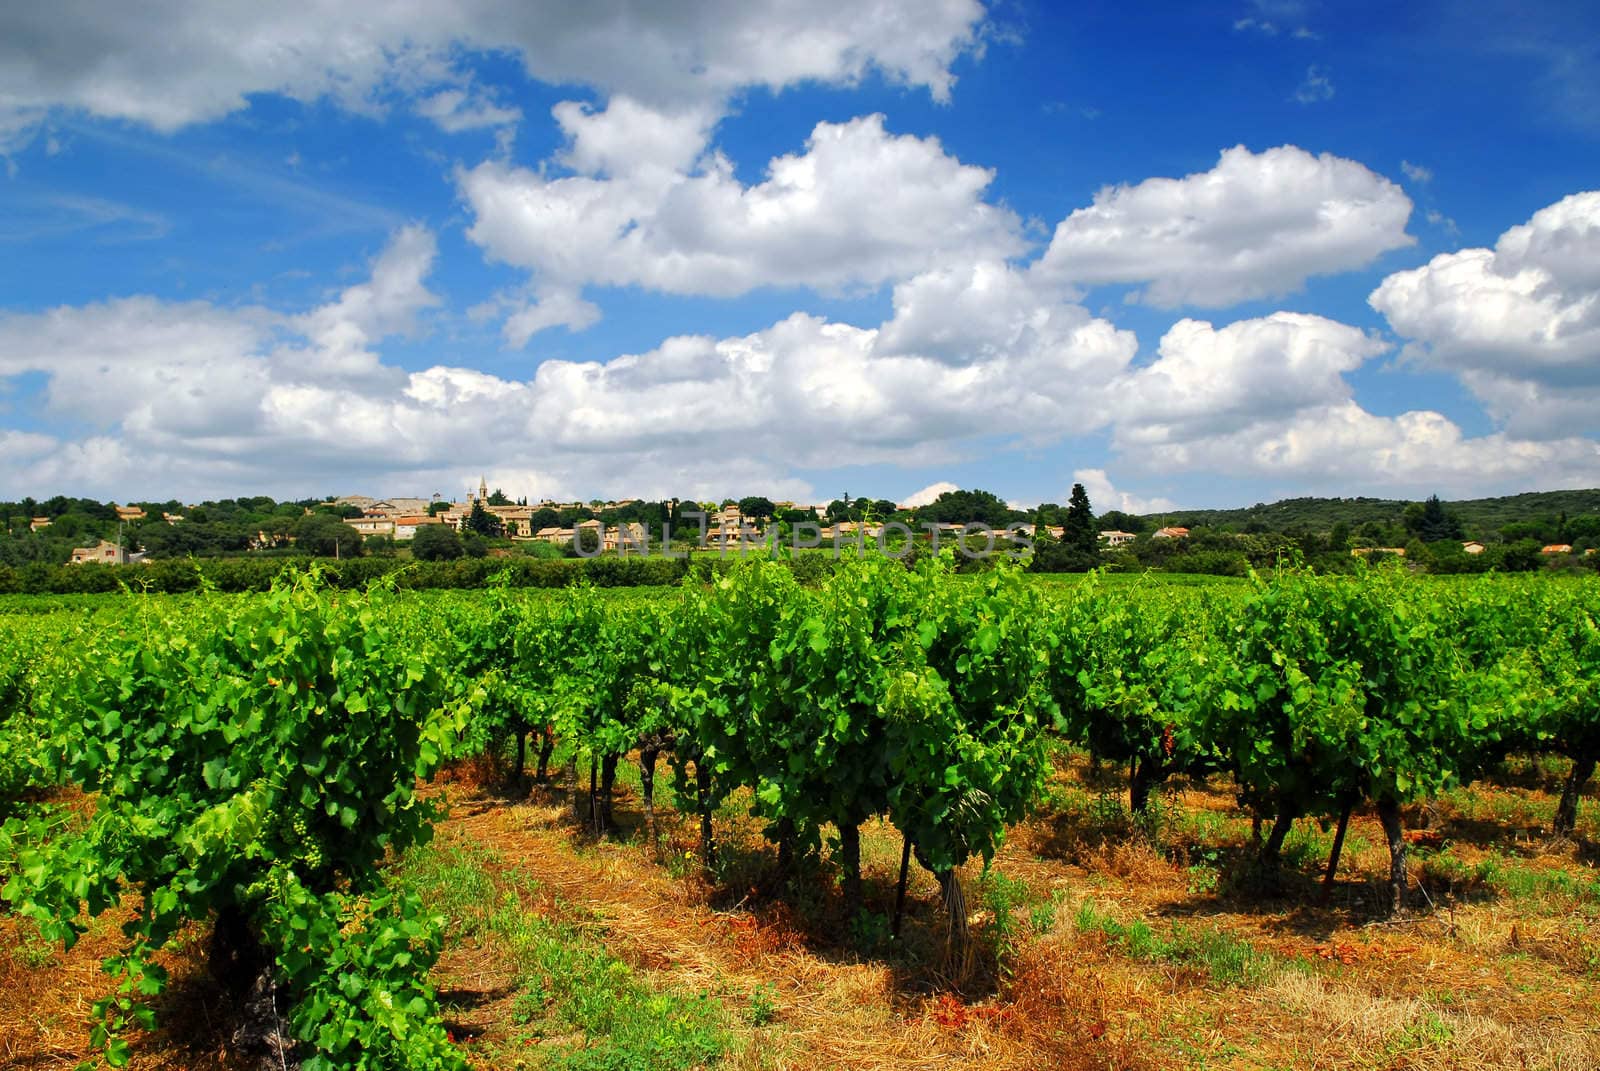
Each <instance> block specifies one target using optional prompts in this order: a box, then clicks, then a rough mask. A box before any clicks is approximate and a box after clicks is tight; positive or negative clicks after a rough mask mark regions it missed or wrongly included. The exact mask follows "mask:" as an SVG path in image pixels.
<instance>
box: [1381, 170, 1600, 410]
mask: <svg viewBox="0 0 1600 1071" xmlns="http://www.w3.org/2000/svg"><path fill="white" fill-rule="evenodd" d="M1368 300H1369V302H1370V303H1371V305H1372V307H1373V308H1375V309H1376V310H1378V311H1379V312H1380V313H1382V314H1383V315H1384V317H1385V318H1386V319H1387V320H1388V321H1389V324H1390V326H1391V327H1392V328H1393V329H1394V330H1395V332H1396V333H1398V334H1400V335H1401V336H1403V337H1405V338H1406V339H1408V340H1410V341H1409V342H1408V344H1407V345H1406V347H1405V350H1404V351H1403V352H1404V355H1405V357H1406V358H1408V359H1410V360H1413V361H1416V362H1418V363H1420V364H1423V365H1425V366H1427V367H1431V368H1437V369H1441V370H1445V371H1450V372H1454V373H1456V374H1457V375H1459V376H1460V377H1461V379H1462V380H1463V382H1465V383H1466V384H1467V386H1468V387H1469V388H1470V389H1471V390H1472V391H1473V392H1474V393H1475V394H1476V395H1477V396H1478V397H1479V398H1480V399H1481V400H1482V401H1483V403H1484V405H1485V407H1486V408H1487V409H1488V410H1489V412H1490V413H1491V414H1492V415H1493V416H1495V417H1496V418H1497V419H1499V420H1501V421H1503V422H1505V426H1506V428H1507V430H1508V431H1512V432H1514V433H1516V434H1519V435H1523V436H1528V437H1560V436H1563V435H1568V434H1574V433H1586V434H1592V433H1593V432H1594V430H1595V427H1596V420H1595V415H1594V414H1595V413H1596V412H1597V411H1600V191H1589V192H1585V193H1577V194H1573V195H1572V196H1570V197H1566V198H1563V199H1562V200H1561V201H1558V202H1557V203H1555V204H1553V205H1550V206H1549V207H1547V208H1543V209H1540V210H1539V211H1538V212H1536V213H1534V215H1533V217H1532V218H1531V219H1530V220H1529V221H1528V222H1527V223H1525V224H1522V225H1520V226H1516V227H1512V228H1511V229H1510V230H1507V231H1506V232H1505V233H1504V234H1502V235H1501V236H1500V239H1499V241H1498V242H1497V243H1496V244H1495V247H1494V248H1493V249H1481V248H1477V249H1462V250H1459V251H1457V252H1455V253H1444V254H1441V255H1439V256H1437V257H1434V258H1433V259H1432V260H1431V261H1429V262H1428V263H1427V264H1426V265H1424V266H1423V267H1420V268H1415V269H1412V270H1410V271H1401V272H1395V273H1394V274H1392V275H1390V276H1389V277H1388V278H1386V279H1385V280H1384V281H1383V283H1382V284H1381V285H1380V286H1379V287H1378V288H1377V289H1376V290H1375V291H1373V293H1372V295H1371V297H1370V298H1369V299H1368Z"/></svg>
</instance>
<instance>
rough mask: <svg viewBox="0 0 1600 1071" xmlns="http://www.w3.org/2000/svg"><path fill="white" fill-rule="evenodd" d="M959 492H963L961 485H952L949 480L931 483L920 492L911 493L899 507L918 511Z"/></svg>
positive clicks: (902, 500)
mask: <svg viewBox="0 0 1600 1071" xmlns="http://www.w3.org/2000/svg"><path fill="white" fill-rule="evenodd" d="M959 490H961V485H960V484H954V483H950V482H949V481H948V480H940V481H939V482H938V483H930V484H929V485H928V486H926V487H924V488H923V489H922V490H920V491H913V492H911V493H910V494H909V495H907V496H906V497H905V498H903V499H901V500H900V503H899V505H900V508H901V509H916V508H918V507H919V506H927V505H930V504H932V503H933V502H934V500H936V499H937V498H938V497H939V496H940V495H943V494H948V493H949V492H951V491H959Z"/></svg>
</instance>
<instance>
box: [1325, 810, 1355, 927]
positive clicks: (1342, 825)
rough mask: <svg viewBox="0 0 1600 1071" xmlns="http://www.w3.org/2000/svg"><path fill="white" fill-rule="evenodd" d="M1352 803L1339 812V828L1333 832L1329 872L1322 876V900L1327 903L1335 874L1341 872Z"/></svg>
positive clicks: (1331, 891) (1329, 855)
mask: <svg viewBox="0 0 1600 1071" xmlns="http://www.w3.org/2000/svg"><path fill="white" fill-rule="evenodd" d="M1351 810H1352V807H1351V805H1350V804H1348V803H1347V804H1345V806H1344V810H1342V811H1340V812H1339V828H1338V830H1337V831H1336V832H1335V833H1334V834H1333V850H1332V851H1330V852H1329V853H1328V872H1327V873H1326V874H1325V875H1323V878H1322V901H1323V903H1327V901H1328V898H1329V897H1330V896H1332V895H1333V879H1334V875H1336V874H1338V873H1339V855H1340V853H1341V852H1343V851H1344V834H1345V830H1346V829H1348V828H1349V827H1350V811H1351Z"/></svg>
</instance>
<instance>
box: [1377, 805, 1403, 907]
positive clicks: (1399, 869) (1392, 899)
mask: <svg viewBox="0 0 1600 1071" xmlns="http://www.w3.org/2000/svg"><path fill="white" fill-rule="evenodd" d="M1378 821H1379V822H1381V823H1383V835H1384V838H1385V839H1386V840H1387V841H1388V842H1389V910H1390V912H1392V913H1394V914H1397V915H1398V914H1399V913H1400V912H1401V911H1402V910H1404V908H1405V900H1406V831H1405V826H1404V825H1403V824H1402V823H1401V821H1400V804H1398V803H1396V802H1395V801H1394V800H1379V801H1378Z"/></svg>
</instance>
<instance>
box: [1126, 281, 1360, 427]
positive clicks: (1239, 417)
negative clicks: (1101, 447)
mask: <svg viewBox="0 0 1600 1071" xmlns="http://www.w3.org/2000/svg"><path fill="white" fill-rule="evenodd" d="M1387 349H1388V346H1387V345H1386V344H1385V343H1383V342H1382V341H1380V340H1378V339H1374V338H1371V337H1369V336H1368V335H1367V334H1365V333H1364V332H1362V331H1360V330H1359V329H1357V328H1354V327H1350V326H1347V325H1345V324H1341V323H1336V322H1335V321H1333V320H1328V319H1324V318H1323V317H1320V316H1309V315H1305V314H1303V313H1292V312H1278V313H1273V314H1272V315H1271V316H1267V317H1264V318H1261V319H1252V320H1239V321H1237V322H1235V323H1232V324H1229V325H1228V326H1226V327H1224V328H1222V329H1220V330H1218V329H1216V328H1214V327H1213V326H1212V325H1211V324H1209V323H1206V322H1204V321H1201V320H1180V321H1179V322H1178V323H1177V324H1175V325H1173V327H1172V328H1171V330H1169V331H1168V332H1167V333H1166V335H1165V336H1164V337H1163V338H1162V339H1161V344H1160V349H1159V354H1160V357H1159V359H1158V360H1156V361H1155V362H1153V363H1152V364H1149V365H1146V366H1144V367H1142V368H1139V369H1137V370H1136V371H1134V372H1132V373H1130V374H1129V375H1128V376H1127V377H1126V378H1125V380H1124V381H1123V382H1122V384H1121V385H1120V386H1119V387H1118V389H1117V391H1116V394H1115V399H1114V403H1113V404H1114V406H1115V411H1116V416H1117V421H1118V424H1117V428H1118V430H1117V435H1118V442H1119V444H1120V445H1123V446H1127V447H1133V446H1138V447H1140V448H1142V447H1145V446H1147V445H1149V444H1153V443H1163V442H1185V441H1189V440H1191V439H1194V438H1197V437H1204V436H1209V435H1215V434H1218V433H1221V432H1224V431H1229V430H1234V429H1238V428H1242V427H1250V426H1252V425H1253V424H1255V423H1256V422H1257V421H1260V420H1263V419H1266V420H1271V419H1281V418H1283V417H1286V416H1292V415H1293V414H1295V413H1298V412H1300V411H1302V410H1305V409H1309V408H1313V407H1317V406H1322V405H1325V404H1327V403H1329V402H1330V401H1337V400H1342V399H1347V398H1349V397H1350V394H1351V390H1350V386H1349V384H1348V383H1346V382H1345V380H1344V376H1345V374H1346V373H1349V372H1353V371H1355V370H1356V369H1357V368H1359V367H1360V366H1361V365H1362V364H1364V363H1365V362H1366V361H1367V360H1369V359H1370V358H1372V357H1376V356H1377V355H1379V354H1380V353H1383V352H1384V351H1385V350H1387Z"/></svg>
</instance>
